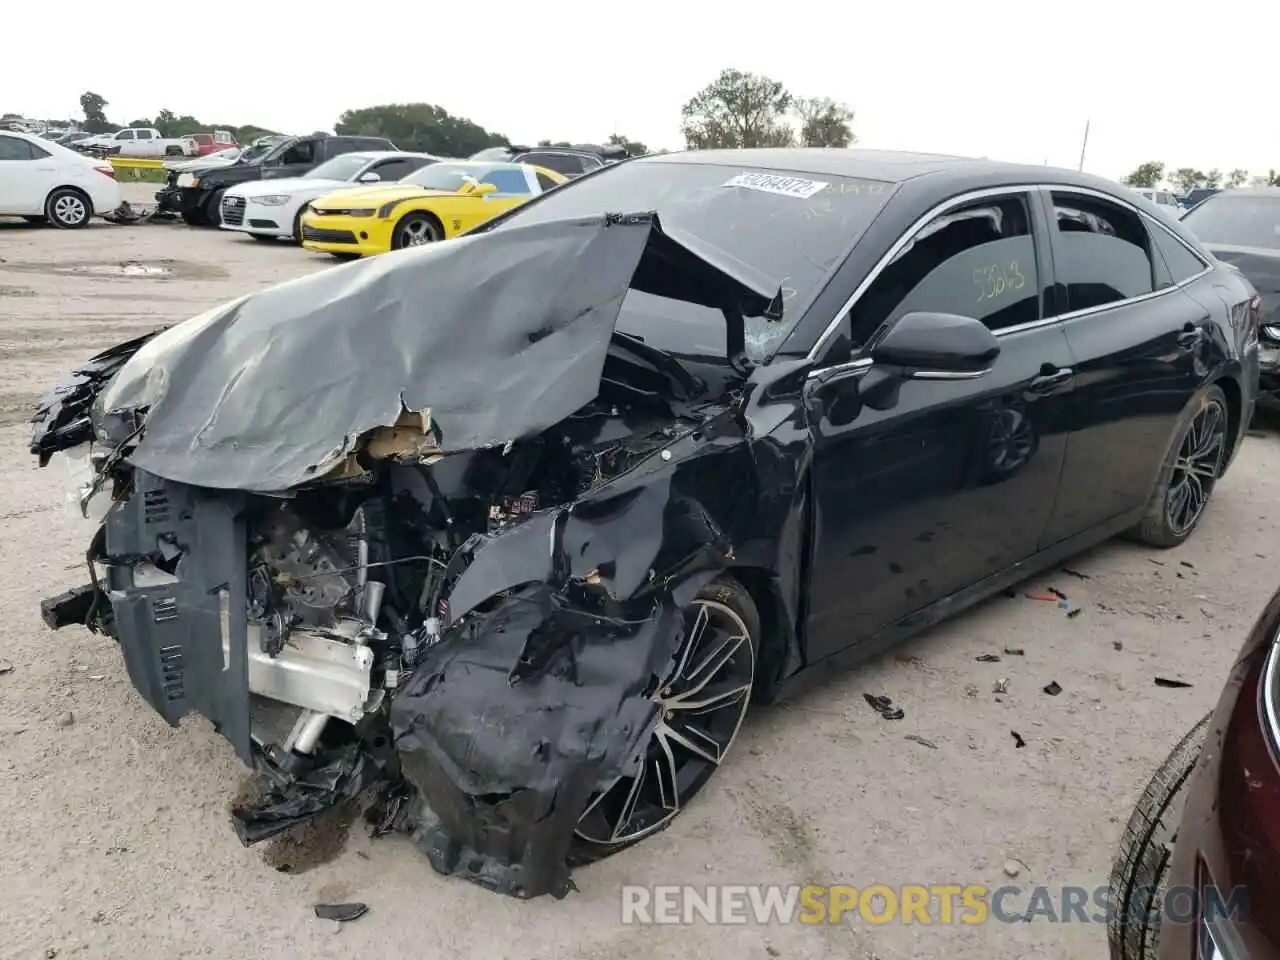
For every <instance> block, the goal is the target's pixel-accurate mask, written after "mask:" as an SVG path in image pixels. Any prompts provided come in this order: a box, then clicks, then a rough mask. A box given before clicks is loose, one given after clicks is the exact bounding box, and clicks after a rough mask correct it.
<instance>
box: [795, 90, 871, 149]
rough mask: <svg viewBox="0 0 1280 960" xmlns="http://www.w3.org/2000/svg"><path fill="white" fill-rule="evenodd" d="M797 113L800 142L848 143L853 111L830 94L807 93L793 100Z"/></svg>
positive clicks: (853, 139) (818, 144)
mask: <svg viewBox="0 0 1280 960" xmlns="http://www.w3.org/2000/svg"><path fill="white" fill-rule="evenodd" d="M795 109H796V113H797V114H798V115H799V117H800V143H801V144H802V145H803V146H806V147H847V146H849V145H850V144H852V143H854V142H856V141H857V139H858V138H857V137H855V136H854V135H853V128H852V126H851V125H852V123H853V111H852V110H850V109H849V108H848V106H847V105H845V104H843V103H840V102H839V101H838V100H832V99H831V98H830V97H809V98H807V99H800V100H797V101H796V102H795Z"/></svg>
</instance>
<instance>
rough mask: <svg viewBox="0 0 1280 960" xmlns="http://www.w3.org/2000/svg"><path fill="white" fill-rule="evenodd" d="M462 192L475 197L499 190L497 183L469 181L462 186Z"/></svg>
mask: <svg viewBox="0 0 1280 960" xmlns="http://www.w3.org/2000/svg"><path fill="white" fill-rule="evenodd" d="M462 192H463V193H465V194H468V195H470V196H473V197H483V196H485V195H487V194H490V193H497V192H498V185H497V184H496V183H468V184H465V185H464V186H463V188H462Z"/></svg>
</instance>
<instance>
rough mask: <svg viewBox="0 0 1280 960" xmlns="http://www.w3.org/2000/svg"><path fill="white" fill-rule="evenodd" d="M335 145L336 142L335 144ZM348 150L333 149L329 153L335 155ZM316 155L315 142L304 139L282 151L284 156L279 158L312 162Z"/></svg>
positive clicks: (294, 161)
mask: <svg viewBox="0 0 1280 960" xmlns="http://www.w3.org/2000/svg"><path fill="white" fill-rule="evenodd" d="M335 146H336V144H335ZM347 152H349V148H348V150H339V149H335V150H332V151H331V154H333V155H337V154H340V153H347ZM315 155H316V144H315V141H314V140H305V141H303V142H302V143H295V144H294V145H293V146H292V147H290V148H289V149H288V150H286V151H285V152H284V156H282V157H281V158H280V162H281V163H314V162H315Z"/></svg>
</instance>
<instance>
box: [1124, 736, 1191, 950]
mask: <svg viewBox="0 0 1280 960" xmlns="http://www.w3.org/2000/svg"><path fill="white" fill-rule="evenodd" d="M1211 716H1212V715H1210V716H1207V717H1205V718H1204V719H1203V720H1201V721H1200V722H1199V723H1198V724H1196V725H1195V727H1193V728H1192V730H1191V732H1190V733H1188V734H1187V735H1186V736H1185V737H1183V738H1182V740H1181V741H1180V742H1179V743H1178V745H1177V746H1176V747H1174V748H1173V752H1172V753H1170V754H1169V756H1168V758H1167V759H1166V760H1165V762H1164V763H1163V764H1161V765H1160V769H1158V770H1157V771H1156V772H1155V775H1154V776H1153V777H1152V778H1151V782H1150V783H1148V784H1147V789H1146V790H1145V791H1144V792H1143V794H1142V797H1141V798H1140V799H1139V800H1138V804H1137V806H1136V807H1134V809H1133V814H1132V815H1131V816H1130V817H1129V822H1128V824H1127V825H1126V826H1125V831H1124V836H1123V837H1121V839H1120V851H1119V853H1117V854H1116V859H1115V862H1114V864H1113V865H1112V867H1111V903H1112V905H1113V907H1114V909H1113V911H1112V913H1111V917H1110V919H1109V920H1108V921H1107V939H1108V940H1109V941H1110V942H1111V957H1112V960H1157V956H1158V952H1159V944H1160V921H1161V917H1162V915H1163V913H1162V910H1161V905H1162V903H1163V901H1164V895H1165V893H1166V892H1167V891H1168V888H1169V863H1170V860H1171V859H1172V858H1173V849H1174V844H1175V843H1176V842H1177V839H1178V825H1179V824H1180V823H1181V821H1182V809H1183V807H1184V806H1185V803H1186V785H1187V780H1188V778H1189V777H1190V775H1191V771H1192V770H1193V769H1195V765H1196V761H1197V760H1198V759H1199V758H1200V751H1201V750H1202V749H1203V747H1204V741H1205V736H1206V734H1207V732H1208V729H1209V721H1210V718H1211Z"/></svg>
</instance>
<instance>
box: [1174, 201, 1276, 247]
mask: <svg viewBox="0 0 1280 960" xmlns="http://www.w3.org/2000/svg"><path fill="white" fill-rule="evenodd" d="M1182 225H1183V226H1184V227H1186V228H1187V229H1188V230H1190V231H1191V232H1192V233H1194V234H1195V235H1196V239H1197V240H1199V241H1200V242H1201V243H1208V244H1216V245H1218V246H1224V247H1261V248H1262V249H1264V250H1276V249H1280V193H1274V194H1262V193H1237V192H1234V191H1233V192H1230V193H1219V194H1217V195H1216V196H1212V197H1210V198H1209V199H1208V200H1206V201H1205V202H1204V203H1202V204H1200V205H1199V206H1198V207H1196V208H1195V209H1193V210H1191V211H1189V212H1188V213H1187V215H1186V216H1184V217H1183V218H1182Z"/></svg>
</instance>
